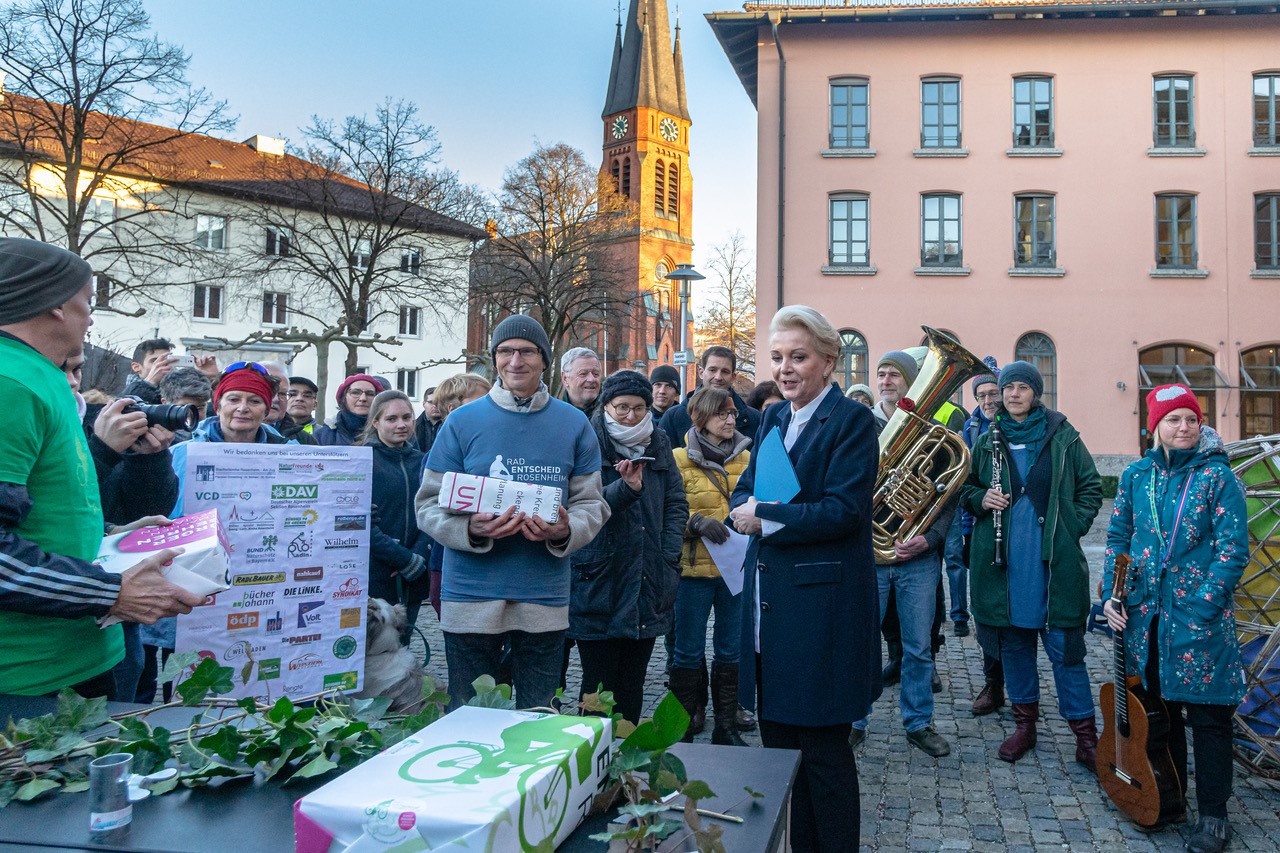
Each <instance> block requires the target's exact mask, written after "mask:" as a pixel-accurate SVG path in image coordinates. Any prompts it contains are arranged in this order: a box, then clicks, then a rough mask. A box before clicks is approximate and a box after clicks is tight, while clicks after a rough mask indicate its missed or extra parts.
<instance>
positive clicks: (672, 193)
mask: <svg viewBox="0 0 1280 853" xmlns="http://www.w3.org/2000/svg"><path fill="white" fill-rule="evenodd" d="M679 216H680V167H679V165H678V164H676V163H675V162H674V161H672V162H671V163H670V164H668V165H667V218H668V219H677V218H679Z"/></svg>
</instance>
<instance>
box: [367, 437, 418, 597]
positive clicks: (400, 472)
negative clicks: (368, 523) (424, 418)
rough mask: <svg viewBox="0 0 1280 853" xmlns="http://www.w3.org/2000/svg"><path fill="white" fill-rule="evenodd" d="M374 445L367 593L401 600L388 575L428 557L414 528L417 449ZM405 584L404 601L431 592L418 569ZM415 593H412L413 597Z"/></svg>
mask: <svg viewBox="0 0 1280 853" xmlns="http://www.w3.org/2000/svg"><path fill="white" fill-rule="evenodd" d="M369 447H371V448H372V449H373V496H372V497H373V506H374V513H373V518H374V524H373V527H372V529H371V530H370V531H369V596H370V597H371V598H381V599H385V600H386V601H389V602H391V603H392V604H395V603H396V602H397V601H400V600H401V599H400V596H399V590H398V589H397V585H396V578H394V577H392V575H393V573H395V572H398V571H400V570H401V569H403V568H405V567H406V566H408V565H409V564H410V563H411V562H413V556H414V555H415V554H417V555H418V556H420V557H422V559H423V561H424V562H425V561H426V560H427V559H428V558H429V557H430V556H431V539H430V538H429V537H428V536H427V534H425V533H423V532H422V531H421V530H419V529H418V519H417V515H416V513H415V512H414V508H413V499H414V496H415V495H416V494H417V493H418V487H419V486H420V485H422V453H421V451H419V450H418V449H417V448H416V447H414V446H413V445H412V444H409V445H406V446H404V447H387V446H386V445H385V444H383V443H382V442H380V441H378V439H377V437H376V436H374V437H371V438H370V439H369ZM403 586H405V587H406V588H405V596H404V600H405V601H424V600H425V599H426V598H427V597H428V596H429V595H430V594H431V578H430V576H429V575H428V574H427V572H425V571H424V572H423V573H422V574H421V575H420V576H419V577H418V578H417V579H416V580H413V581H410V582H409V583H407V584H403ZM414 596H417V598H416V599H415V598H414Z"/></svg>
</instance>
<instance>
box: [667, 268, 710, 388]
mask: <svg viewBox="0 0 1280 853" xmlns="http://www.w3.org/2000/svg"><path fill="white" fill-rule="evenodd" d="M704 279H706V276H705V275H703V274H702V273H700V272H698V271H697V270H695V269H694V268H693V264H676V268H675V269H673V270H672V271H671V272H669V273H667V281H675V282H679V284H680V352H682V353H684V359H685V363H684V364H682V365H681V366H680V384H681V386H682V387H681V389H680V390H681V392H685V391H688V389H689V385H688V378H689V377H688V373H689V371H688V366H689V361H690V359H689V355H688V354H689V343H688V341H689V286H690V284H691V283H692V282H695V281H703V280H704Z"/></svg>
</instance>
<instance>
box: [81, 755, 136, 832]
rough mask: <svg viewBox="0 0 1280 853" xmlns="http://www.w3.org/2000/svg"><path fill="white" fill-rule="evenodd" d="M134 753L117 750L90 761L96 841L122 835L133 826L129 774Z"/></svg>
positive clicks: (91, 811)
mask: <svg viewBox="0 0 1280 853" xmlns="http://www.w3.org/2000/svg"><path fill="white" fill-rule="evenodd" d="M132 773H133V756H132V755H130V754H129V753H127V752H113V753H111V754H110V755H104V756H102V757H101V758H95V759H94V760H93V761H90V762H89V833H90V835H91V836H92V838H93V840H95V841H108V840H111V839H114V838H118V837H119V836H120V835H123V834H124V833H125V832H127V831H128V830H129V822H130V821H132V820H133V806H132V805H131V804H130V803H129V776H130V775H132Z"/></svg>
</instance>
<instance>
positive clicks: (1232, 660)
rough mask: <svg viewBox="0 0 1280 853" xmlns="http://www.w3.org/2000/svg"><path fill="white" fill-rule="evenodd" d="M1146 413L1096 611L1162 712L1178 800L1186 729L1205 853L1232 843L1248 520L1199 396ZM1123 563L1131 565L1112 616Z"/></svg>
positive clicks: (1174, 397) (1169, 391) (1170, 393)
mask: <svg viewBox="0 0 1280 853" xmlns="http://www.w3.org/2000/svg"><path fill="white" fill-rule="evenodd" d="M1147 413H1148V414H1147V432H1148V433H1149V434H1150V435H1151V438H1152V448H1151V449H1150V450H1148V451H1147V454H1146V455H1145V456H1144V457H1142V458H1141V459H1139V460H1138V461H1137V462H1134V463H1133V464H1132V465H1130V466H1129V467H1128V468H1126V469H1125V471H1124V473H1123V474H1122V475H1121V476H1120V485H1119V488H1118V489H1117V490H1116V502H1115V509H1114V510H1113V511H1112V513H1111V524H1110V526H1109V527H1108V528H1107V550H1106V554H1105V555H1104V557H1103V577H1102V589H1103V594H1102V596H1103V601H1104V602H1105V603H1104V604H1103V607H1102V612H1103V613H1104V614H1105V615H1106V617H1107V623H1108V624H1109V625H1110V626H1111V628H1112V630H1115V631H1124V644H1125V653H1126V657H1127V658H1128V671H1129V672H1130V673H1134V674H1136V673H1141V675H1142V684H1143V686H1144V687H1145V688H1146V689H1147V692H1148V694H1149V695H1153V696H1159V697H1161V698H1162V699H1164V702H1165V705H1166V706H1167V707H1168V710H1169V722H1170V732H1169V755H1170V757H1171V758H1172V759H1173V764H1174V767H1175V768H1176V770H1177V772H1178V780H1179V781H1180V782H1181V784H1182V791H1183V793H1184V794H1185V793H1186V790H1187V734H1186V730H1187V728H1188V727H1189V728H1190V729H1191V745H1192V748H1193V749H1194V751H1195V758H1196V761H1195V768H1196V804H1197V806H1198V811H1199V822H1198V823H1197V824H1196V827H1195V830H1194V832H1193V834H1192V835H1191V837H1190V838H1189V839H1188V840H1187V843H1186V849H1187V850H1189V851H1192V853H1208V851H1219V850H1223V849H1225V848H1226V846H1227V841H1228V840H1229V839H1230V838H1231V825H1230V824H1229V823H1228V821H1227V801H1228V800H1229V799H1231V775H1232V768H1231V738H1232V731H1231V718H1232V715H1233V714H1234V713H1235V710H1236V706H1238V705H1239V704H1240V700H1241V699H1243V698H1244V694H1245V688H1246V686H1247V685H1246V682H1245V674H1244V667H1243V664H1242V663H1241V659H1240V644H1239V641H1238V639H1237V635H1236V622H1235V618H1234V617H1233V616H1232V613H1231V603H1232V596H1233V595H1234V593H1235V588H1236V584H1237V583H1238V582H1239V580H1240V575H1241V574H1242V573H1243V571H1244V566H1245V563H1246V562H1247V561H1248V559H1249V537H1248V531H1247V529H1246V520H1247V518H1248V516H1247V515H1246V514H1245V496H1244V489H1243V488H1242V487H1241V486H1240V482H1239V481H1238V480H1237V479H1236V476H1235V472H1234V471H1232V470H1231V465H1230V463H1229V462H1228V461H1227V454H1226V453H1225V452H1224V450H1223V446H1222V439H1221V438H1220V437H1219V436H1218V433H1217V432H1215V431H1214V430H1213V428H1212V427H1209V426H1206V425H1205V423H1204V415H1203V413H1202V411H1201V409H1200V402H1199V401H1198V400H1197V399H1196V396H1195V394H1193V393H1191V391H1190V389H1188V388H1187V387H1186V386H1185V385H1162V386H1160V387H1159V388H1154V389H1152V390H1151V392H1150V393H1149V394H1147ZM1120 554H1128V555H1129V556H1130V557H1131V558H1132V559H1133V565H1132V566H1131V567H1130V569H1129V576H1128V580H1129V583H1128V586H1129V592H1128V594H1127V595H1126V596H1125V598H1124V601H1123V604H1122V605H1121V606H1120V607H1117V606H1116V605H1115V604H1114V603H1113V602H1112V601H1111V590H1112V584H1113V581H1114V575H1115V564H1116V557H1117V556H1118V555H1120ZM1130 623H1132V624H1130Z"/></svg>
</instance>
